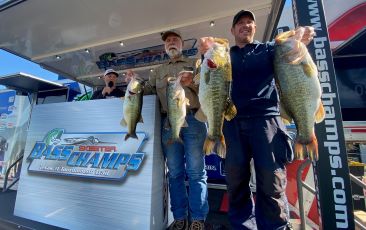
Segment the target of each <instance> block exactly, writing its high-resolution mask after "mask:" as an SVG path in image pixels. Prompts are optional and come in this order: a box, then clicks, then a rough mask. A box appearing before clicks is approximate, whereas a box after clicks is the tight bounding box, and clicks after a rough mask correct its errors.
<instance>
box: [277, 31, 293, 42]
mask: <svg viewBox="0 0 366 230" xmlns="http://www.w3.org/2000/svg"><path fill="white" fill-rule="evenodd" d="M295 33H296V32H295V30H289V31H286V32H283V33H280V34H278V35H277V36H276V38H275V43H276V44H277V45H280V44H282V43H283V42H285V41H286V40H287V38H289V37H291V36H294V35H295Z"/></svg>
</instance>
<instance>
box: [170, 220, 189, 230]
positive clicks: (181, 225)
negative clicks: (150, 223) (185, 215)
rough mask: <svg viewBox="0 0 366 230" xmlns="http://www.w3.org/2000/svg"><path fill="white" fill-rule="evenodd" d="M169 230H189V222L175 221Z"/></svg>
mask: <svg viewBox="0 0 366 230" xmlns="http://www.w3.org/2000/svg"><path fill="white" fill-rule="evenodd" d="M168 230H188V220H187V219H184V220H174V221H173V223H172V224H171V225H170V226H169V228H168Z"/></svg>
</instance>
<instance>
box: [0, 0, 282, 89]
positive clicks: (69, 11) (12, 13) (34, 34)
mask: <svg viewBox="0 0 366 230" xmlns="http://www.w3.org/2000/svg"><path fill="white" fill-rule="evenodd" d="M3 2H4V1H3ZM5 2H6V3H5V5H2V6H0V28H2V33H1V34H0V48H2V49H4V50H6V51H9V52H11V53H14V54H16V55H19V56H22V57H25V58H27V59H29V60H31V61H34V62H36V63H38V64H40V65H41V66H43V67H44V68H46V69H49V70H51V71H53V72H56V73H59V74H61V75H64V76H65V77H68V78H70V79H73V80H76V81H79V82H81V83H84V84H86V85H90V86H97V85H101V84H102V81H101V80H99V79H98V78H97V76H100V75H101V74H102V73H103V71H104V68H103V67H100V66H99V67H98V65H97V64H96V62H98V61H99V57H100V56H101V55H103V54H106V53H113V54H117V55H121V54H129V55H133V53H134V52H135V53H136V52H147V51H148V50H149V49H146V48H149V47H150V48H151V47H157V46H160V47H161V45H162V43H163V42H162V41H161V38H160V33H161V32H163V31H166V30H168V29H179V30H180V32H181V33H182V36H183V38H184V39H191V42H190V43H189V42H187V45H194V44H195V43H194V41H196V39H197V38H200V37H203V36H216V37H224V38H228V39H229V40H230V43H231V44H233V40H232V35H231V33H230V27H231V23H232V18H233V16H234V15H235V14H236V13H237V12H238V11H239V10H241V9H249V10H252V11H253V12H254V13H255V15H256V23H257V34H256V39H257V40H260V41H263V40H268V39H270V37H271V36H272V34H273V32H274V27H275V24H276V22H277V21H278V18H279V13H280V11H281V8H282V7H283V4H284V1H283V0H230V1H222V0H210V1H207V0H206V1H203V0H198V1H197V0H185V1H168V0H151V1H143V0H136V1H120V0H108V1H97V0H77V1H75V0H63V1H59V0H47V1H42V0H26V1H19V0H15V1H14V0H10V1H5ZM0 4H1V2H0ZM211 21H212V22H214V24H215V26H213V27H211V26H210V22H211ZM192 41H193V42H192ZM120 42H123V44H124V46H121V45H120ZM188 43H189V44H188ZM158 48H159V47H158ZM191 48H192V47H191ZM150 52H151V50H150ZM110 67H111V68H114V69H116V70H118V71H119V72H123V70H124V69H126V68H124V67H122V66H118V65H115V66H110ZM151 68H152V66H151V65H150V66H149V65H145V66H144V67H139V68H135V70H136V71H137V72H139V74H140V75H142V76H143V77H147V75H148V71H149V69H151ZM122 79H123V78H120V79H119V80H120V81H121V80H122Z"/></svg>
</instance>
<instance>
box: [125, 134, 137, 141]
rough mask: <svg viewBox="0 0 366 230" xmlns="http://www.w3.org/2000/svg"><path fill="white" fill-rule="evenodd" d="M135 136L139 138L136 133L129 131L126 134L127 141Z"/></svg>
mask: <svg viewBox="0 0 366 230" xmlns="http://www.w3.org/2000/svg"><path fill="white" fill-rule="evenodd" d="M130 137H132V138H135V139H139V138H138V137H137V135H136V133H127V134H126V136H125V141H127V139H128V138H130Z"/></svg>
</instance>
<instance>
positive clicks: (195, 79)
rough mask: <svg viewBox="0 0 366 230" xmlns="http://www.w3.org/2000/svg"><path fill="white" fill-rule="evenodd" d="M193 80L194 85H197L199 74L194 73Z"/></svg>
mask: <svg viewBox="0 0 366 230" xmlns="http://www.w3.org/2000/svg"><path fill="white" fill-rule="evenodd" d="M193 82H194V84H195V85H199V84H200V74H199V73H198V74H196V76H194V78H193Z"/></svg>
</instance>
